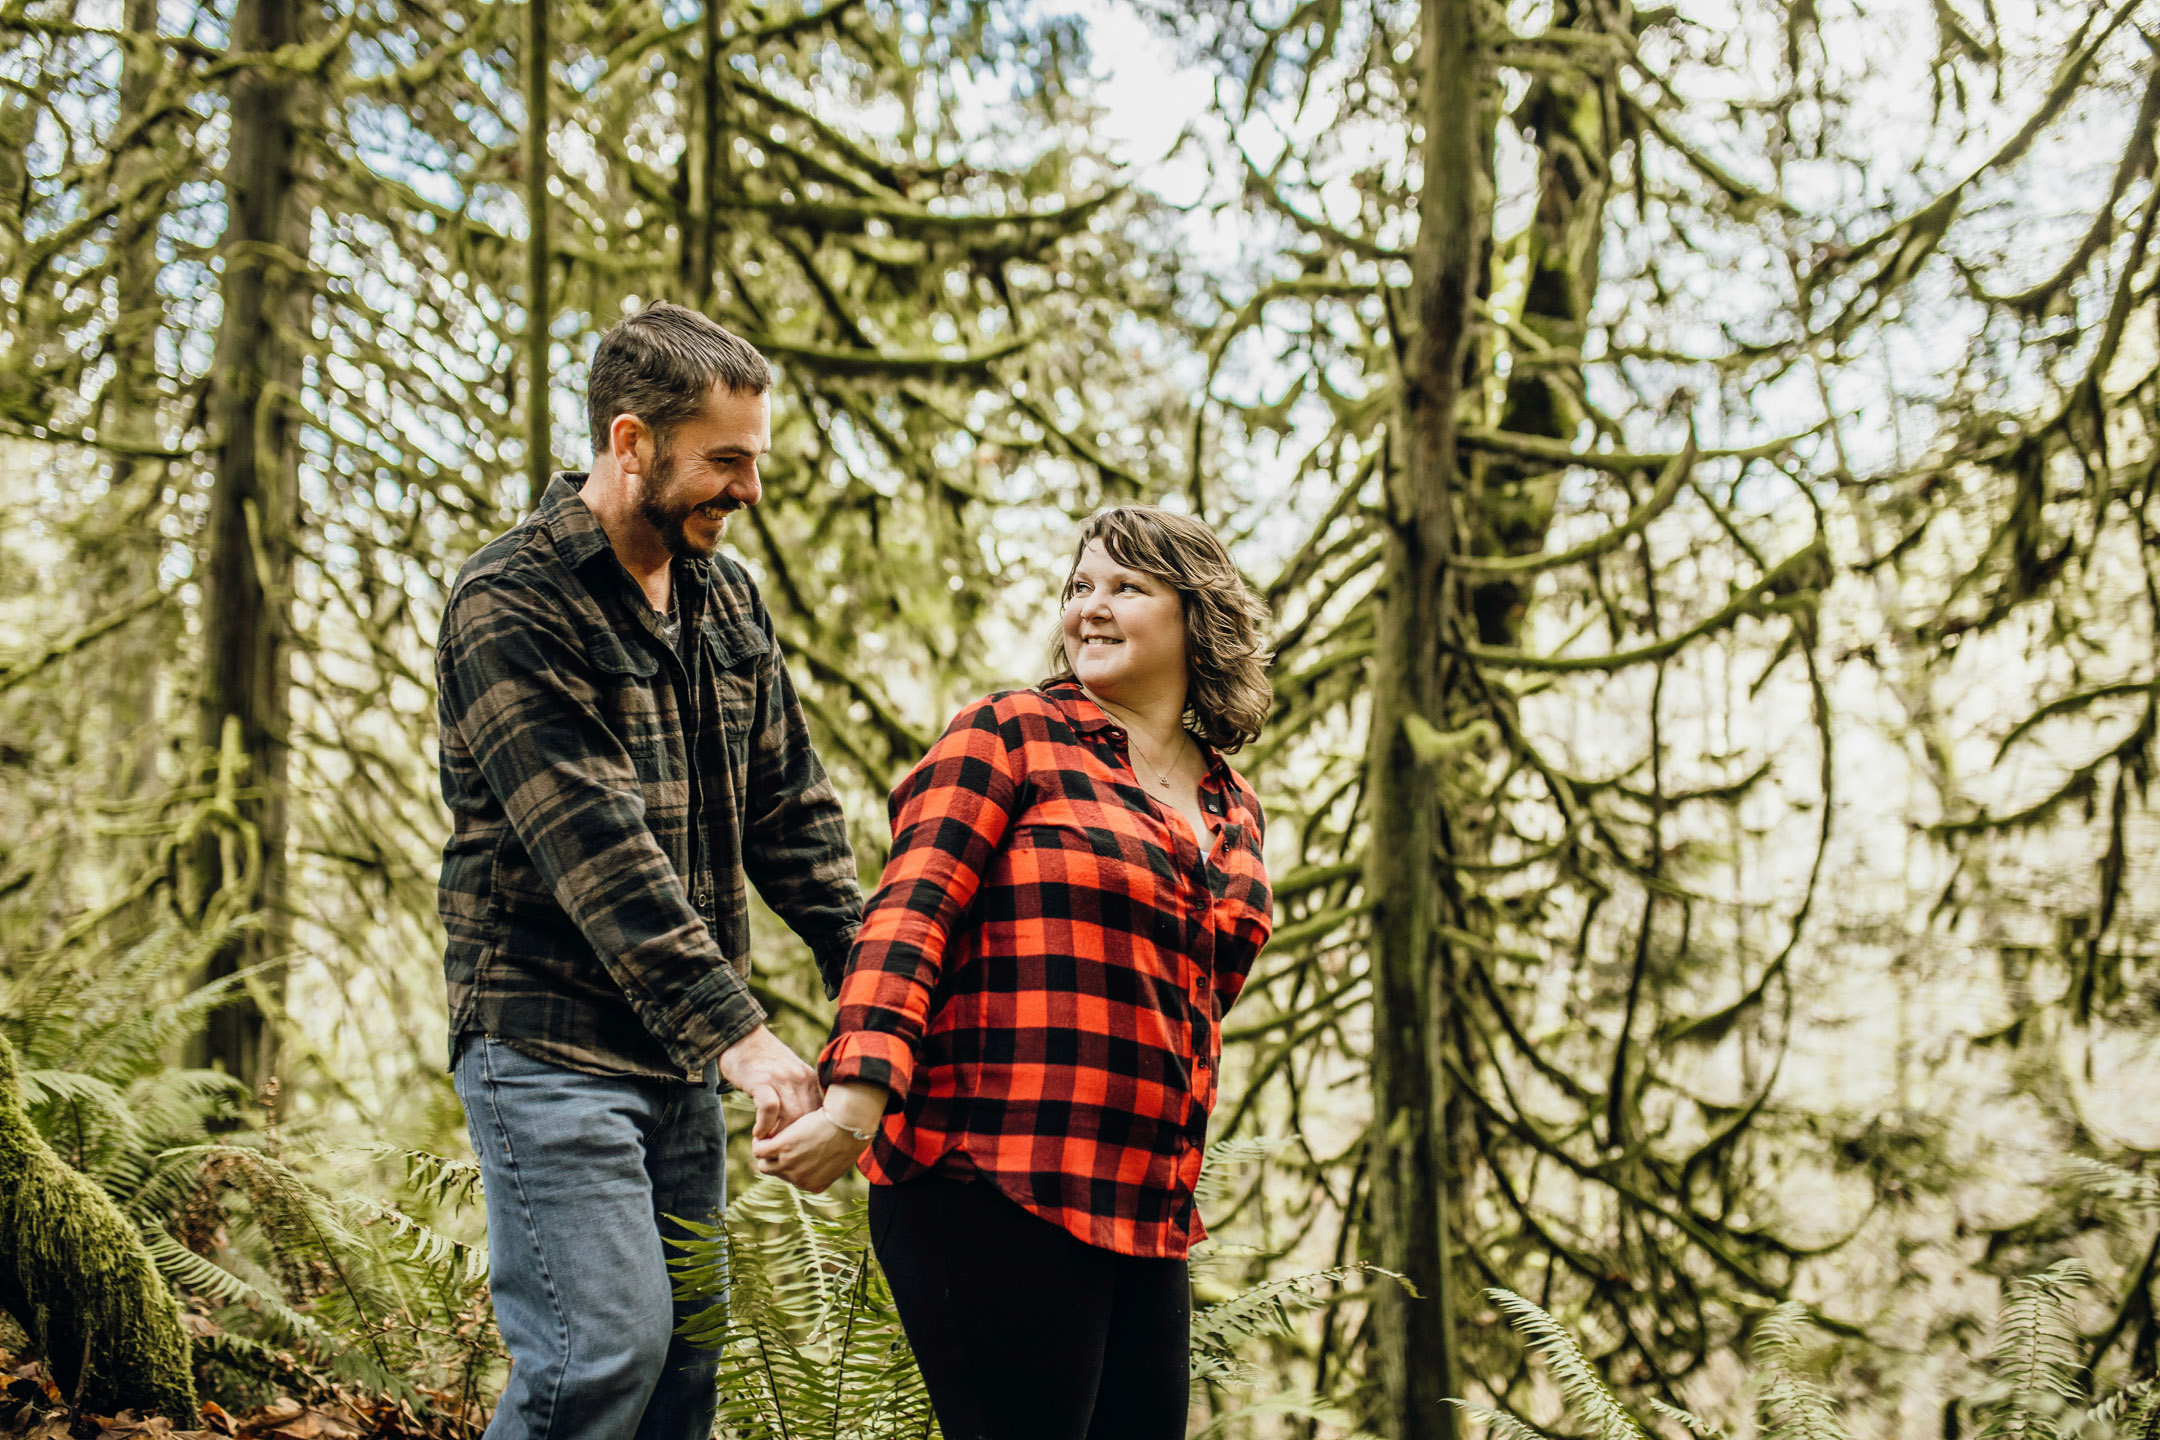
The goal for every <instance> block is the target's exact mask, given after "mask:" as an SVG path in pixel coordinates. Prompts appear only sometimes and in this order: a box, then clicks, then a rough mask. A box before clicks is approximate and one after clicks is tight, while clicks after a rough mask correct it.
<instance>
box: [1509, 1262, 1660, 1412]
mask: <svg viewBox="0 0 2160 1440" xmlns="http://www.w3.org/2000/svg"><path fill="white" fill-rule="evenodd" d="M1485 1296H1486V1298H1487V1299H1489V1300H1491V1301H1492V1303H1493V1304H1494V1305H1495V1306H1496V1307H1497V1308H1498V1309H1499V1311H1500V1313H1501V1314H1503V1315H1505V1316H1507V1317H1508V1323H1509V1324H1510V1325H1511V1326H1513V1327H1514V1329H1515V1333H1516V1334H1518V1335H1520V1336H1522V1338H1523V1343H1524V1344H1526V1345H1528V1346H1529V1347H1530V1350H1531V1353H1532V1354H1534V1355H1536V1356H1537V1357H1538V1358H1539V1359H1540V1360H1542V1361H1544V1362H1545V1368H1546V1369H1547V1370H1548V1371H1550V1372H1551V1374H1552V1377H1553V1380H1554V1382H1555V1383H1556V1384H1558V1385H1559V1387H1560V1394H1561V1397H1562V1398H1563V1399H1565V1400H1566V1402H1567V1407H1568V1409H1569V1410H1570V1411H1572V1412H1573V1413H1574V1414H1575V1415H1576V1416H1577V1417H1578V1418H1579V1419H1581V1420H1583V1421H1585V1422H1586V1423H1588V1424H1589V1426H1590V1427H1591V1428H1592V1429H1593V1430H1594V1431H1596V1433H1597V1434H1598V1435H1599V1436H1600V1437H1602V1440H1647V1437H1646V1436H1645V1434H1644V1431H1643V1427H1642V1424H1641V1422H1640V1421H1638V1420H1636V1418H1635V1417H1634V1416H1633V1415H1630V1414H1629V1413H1628V1412H1627V1410H1626V1409H1625V1408H1624V1407H1622V1405H1621V1404H1620V1401H1619V1399H1618V1398H1617V1397H1616V1396H1614V1394H1613V1393H1612V1391H1611V1390H1608V1389H1607V1388H1606V1387H1605V1382H1604V1381H1603V1380H1602V1379H1600V1378H1599V1377H1598V1373H1597V1370H1596V1368H1595V1367H1593V1366H1592V1365H1591V1364H1590V1362H1589V1360H1588V1359H1587V1358H1585V1356H1584V1355H1583V1353H1582V1347H1581V1346H1579V1345H1577V1344H1576V1343H1575V1337H1574V1336H1572V1335H1570V1334H1568V1332H1567V1330H1566V1329H1565V1327H1563V1326H1562V1325H1561V1324H1560V1322H1559V1321H1557V1320H1555V1319H1553V1317H1552V1316H1550V1315H1548V1314H1546V1313H1545V1312H1544V1311H1543V1310H1541V1309H1539V1308H1538V1307H1537V1306H1535V1305H1533V1304H1531V1303H1530V1302H1529V1301H1528V1300H1525V1299H1523V1297H1522V1296H1520V1295H1517V1294H1516V1293H1515V1292H1514V1291H1512V1290H1503V1289H1500V1288H1499V1287H1497V1286H1495V1287H1493V1288H1491V1289H1488V1290H1487V1291H1486V1292H1485Z"/></svg>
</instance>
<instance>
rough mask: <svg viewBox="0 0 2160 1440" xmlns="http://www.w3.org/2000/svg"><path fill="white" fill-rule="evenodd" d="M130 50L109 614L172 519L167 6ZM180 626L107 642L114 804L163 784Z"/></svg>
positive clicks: (122, 166)
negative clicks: (164, 329) (165, 704)
mask: <svg viewBox="0 0 2160 1440" xmlns="http://www.w3.org/2000/svg"><path fill="white" fill-rule="evenodd" d="M121 29H122V33H123V34H125V35H126V36H127V37H128V43H127V44H126V45H124V46H123V47H122V50H121V56H120V87H119V88H120V110H119V123H118V125H117V127H116V129H117V132H118V134H119V135H120V136H121V137H122V138H121V143H122V144H123V145H124V146H125V147H126V148H125V149H124V150H123V151H122V153H121V155H120V156H119V158H118V160H117V162H116V163H115V165H114V167H113V185H114V189H115V190H116V192H117V196H118V200H119V205H120V208H119V211H118V216H119V218H118V224H117V225H116V227H115V232H114V236H113V248H114V253H115V256H116V260H115V266H114V269H115V276H114V280H115V287H116V293H115V296H114V299H115V301H116V302H117V307H118V313H117V315H116V317H115V319H114V322H113V333H112V355H113V379H112V383H111V384H110V385H108V386H107V387H106V392H105V398H104V401H103V403H102V406H101V413H100V414H99V417H98V428H99V432H100V433H101V434H103V435H105V436H107V437H109V438H111V439H113V440H115V441H118V442H119V444H120V447H121V448H120V450H119V452H118V453H116V454H115V455H114V457H113V460H112V485H111V489H110V490H109V491H108V492H107V498H106V503H105V504H104V505H103V506H101V507H99V511H98V515H97V519H96V521H95V524H96V526H97V532H96V533H95V534H94V535H93V536H89V537H85V538H86V541H87V543H88V544H91V545H95V546H96V547H98V548H100V549H105V550H108V551H109V555H108V559H109V561H110V564H109V568H108V569H107V570H106V572H105V573H106V576H107V579H106V581H105V587H104V588H105V593H104V594H102V595H101V596H100V597H99V600H98V603H97V609H98V610H99V611H100V612H101V613H102V612H105V611H108V610H112V609H116V608H117V607H119V606H120V605H123V604H125V603H127V602H128V601H130V600H132V599H134V597H136V596H138V595H141V594H144V593H146V592H147V591H149V590H150V589H151V588H153V587H154V586H156V584H157V583H158V559H159V555H160V551H161V549H162V541H161V539H160V536H159V533H158V523H157V522H158V517H159V516H160V514H162V513H163V510H164V497H163V492H164V487H165V479H166V467H165V463H164V462H163V461H161V460H156V459H151V458H148V457H146V456H144V455H142V454H141V453H140V452H142V451H145V450H154V449H156V448H158V445H159V441H160V439H161V436H160V434H159V426H158V410H159V405H160V398H161V397H160V394H159V390H158V369H157V333H158V326H159V324H160V323H161V322H162V320H163V318H164V313H165V307H164V298H163V297H162V296H161V295H159V294H158V288H157V286H158V275H159V272H160V270H161V268H162V266H161V262H160V261H159V259H158V255H157V234H158V219H159V217H160V216H161V215H163V214H164V213H165V208H166V204H167V201H168V198H169V195H170V186H169V185H166V184H163V183H160V182H158V181H157V179H156V174H157V170H158V164H159V160H158V153H157V148H158V140H159V137H160V136H161V135H162V134H163V133H164V127H162V126H159V125H156V124H155V123H154V122H152V120H151V119H150V110H151V107H152V105H153V104H154V102H155V100H156V96H157V90H158V84H157V82H158V77H159V74H160V71H161V68H162V67H161V66H160V65H159V63H158V62H159V61H160V59H161V58H162V56H161V54H160V51H159V48H158V38H157V36H158V17H157V0H127V4H126V6H125V7H124V9H123V12H122V17H121ZM170 621H171V616H170V615H169V614H168V613H167V612H166V611H165V610H164V609H162V608H160V609H157V610H154V611H152V612H151V614H150V615H148V616H146V617H144V618H142V619H140V620H136V621H133V622H131V623H130V624H129V625H128V626H127V628H126V629H125V630H124V631H123V632H122V633H121V634H119V635H116V636H114V637H113V638H112V639H111V640H109V641H107V642H106V649H105V658H106V662H107V663H106V664H105V665H104V666H103V667H101V672H102V674H103V675H104V676H105V681H104V684H105V696H106V699H105V708H106V716H107V720H106V723H107V726H108V727H109V730H108V737H107V738H108V743H109V745H110V747H111V754H112V769H111V772H110V778H111V790H110V794H111V796H112V798H113V799H114V800H118V801H126V800H134V799H139V798H141V797H142V796H144V795H145V794H147V793H148V792H149V791H150V790H151V789H152V788H154V787H155V785H156V784H157V780H158V775H157V757H158V750H159V740H160V738H161V737H160V733H159V727H158V714H157V697H158V675H159V671H160V669H161V664H160V661H161V658H162V651H163V649H164V646H165V645H166V644H167V643H168V641H169V640H170V638H171V637H170V633H169V632H170ZM113 843H114V845H115V847H116V849H115V853H114V857H113V858H114V860H115V861H116V863H117V865H118V868H119V869H120V870H121V871H122V873H123V877H125V876H126V874H127V872H131V871H135V870H137V869H139V868H141V867H142V866H143V865H145V864H146V863H147V862H148V859H149V854H150V847H149V845H148V843H147V842H146V841H144V840H142V839H140V838H134V837H126V838H118V839H116V840H115V841H114V842H113ZM149 919H150V904H149V900H148V897H144V899H143V900H142V901H140V902H138V903H136V904H134V905H130V906H128V907H127V908H126V909H125V910H124V911H123V912H122V913H121V914H120V915H118V916H116V917H115V920H116V929H117V931H118V938H119V939H120V940H121V943H123V944H124V943H127V942H128V941H130V940H132V939H133V938H134V937H135V935H136V934H138V933H140V932H141V931H142V930H143V929H144V928H145V926H146V925H147V923H148V921H149Z"/></svg>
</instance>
